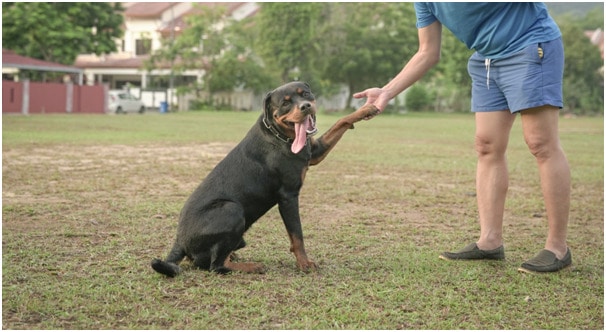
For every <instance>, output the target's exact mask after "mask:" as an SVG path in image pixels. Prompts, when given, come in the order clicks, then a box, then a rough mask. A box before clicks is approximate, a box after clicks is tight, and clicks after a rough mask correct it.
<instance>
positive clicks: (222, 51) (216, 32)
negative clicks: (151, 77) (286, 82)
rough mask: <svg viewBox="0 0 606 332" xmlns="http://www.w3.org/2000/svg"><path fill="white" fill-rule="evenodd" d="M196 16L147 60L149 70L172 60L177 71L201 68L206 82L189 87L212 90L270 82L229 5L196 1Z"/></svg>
mask: <svg viewBox="0 0 606 332" xmlns="http://www.w3.org/2000/svg"><path fill="white" fill-rule="evenodd" d="M194 6H195V12H196V14H195V15H190V16H187V17H186V23H187V27H188V28H187V29H185V31H183V33H182V34H180V35H178V36H169V37H168V38H166V39H165V40H164V42H163V43H162V48H161V49H160V50H158V51H157V52H155V53H154V54H153V55H152V56H151V57H150V59H149V60H148V61H147V63H146V67H147V69H148V70H150V71H151V70H153V69H154V68H157V67H161V66H162V65H163V64H166V63H170V64H171V68H172V69H173V71H174V72H175V73H182V72H184V71H186V70H202V71H203V72H204V77H205V79H204V83H203V84H201V85H199V84H198V83H195V84H190V88H189V89H181V90H180V91H181V92H187V91H191V90H194V91H196V92H197V95H199V93H198V92H199V91H202V90H203V91H207V92H208V93H209V96H211V97H209V98H208V99H209V100H208V101H206V102H204V103H210V104H212V93H214V92H218V91H229V90H233V89H235V88H248V89H252V90H253V91H255V92H257V91H262V90H265V89H266V88H268V87H269V86H270V85H271V84H270V83H269V81H270V79H269V78H268V74H267V71H265V70H263V69H262V67H261V65H260V63H259V61H258V60H257V59H256V58H255V56H254V54H251V52H250V50H249V46H250V45H249V44H247V42H248V40H249V39H246V38H245V37H244V36H247V35H248V34H247V32H246V30H245V26H243V24H245V22H241V23H238V22H234V21H233V20H231V19H229V18H228V17H227V16H226V8H225V7H224V6H220V5H212V6H208V5H201V4H195V5H194Z"/></svg>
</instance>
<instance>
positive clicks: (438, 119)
mask: <svg viewBox="0 0 606 332" xmlns="http://www.w3.org/2000/svg"><path fill="white" fill-rule="evenodd" d="M257 116H258V113H227V112H192V113H177V114H163V115H160V114H146V115H143V116H139V115H127V116H107V115H77V116H76V115H72V116H69V115H45V116H28V117H23V116H3V118H2V139H3V141H2V149H3V151H2V263H3V264H2V328H3V329H596V330H603V329H604V123H603V118H576V119H561V122H560V127H561V139H562V144H563V146H564V148H565V150H566V153H567V156H568V158H569V160H570V164H571V168H572V179H573V187H572V206H571V219H570V226H569V245H570V247H571V249H572V254H573V264H574V266H573V268H571V269H568V270H564V271H562V272H560V273H556V274H549V275H527V274H520V273H519V272H517V267H518V266H519V265H520V264H521V263H522V262H523V261H524V260H526V259H528V258H530V257H532V256H533V255H534V254H535V253H536V252H538V251H539V250H540V249H542V247H543V243H544V239H545V236H546V216H545V210H544V207H543V203H542V198H541V195H540V189H539V188H540V187H539V181H538V172H537V168H536V165H535V162H534V158H533V157H532V156H531V155H530V154H529V153H528V150H527V148H526V146H525V144H524V141H523V138H522V134H521V125H520V119H517V121H516V124H515V126H514V128H513V133H512V138H511V141H510V147H509V153H508V160H509V169H510V173H511V176H510V190H509V193H508V201H507V206H506V215H505V246H506V256H507V259H506V260H505V261H501V262H458V263H455V262H444V261H442V260H439V259H438V255H439V253H440V252H441V251H444V250H455V249H459V248H460V247H461V246H463V245H465V244H467V243H468V242H471V241H474V240H476V236H477V234H478V230H479V227H478V223H477V212H476V203H475V180H474V177H475V152H474V150H473V130H474V128H473V126H474V121H473V117H472V115H470V114H452V115H444V114H441V115H437V114H407V115H387V114H385V115H381V116H378V117H376V118H375V119H373V120H371V121H364V122H361V123H359V124H357V125H356V129H355V130H353V131H349V132H348V133H347V134H346V135H345V137H344V138H343V140H342V141H341V142H340V144H339V145H338V146H337V147H336V148H335V149H334V151H333V152H332V154H331V155H330V156H328V158H327V159H326V160H325V161H324V162H323V163H322V164H320V165H318V166H315V167H312V168H311V169H310V171H309V172H308V173H307V178H306V183H305V186H304V187H303V190H302V192H301V198H300V201H301V214H302V219H303V229H304V234H305V239H306V247H307V251H308V255H309V256H310V258H311V259H313V260H315V261H316V263H317V264H318V265H319V267H320V269H319V271H318V272H315V273H309V274H305V273H301V272H298V271H297V270H296V267H295V259H294V256H293V255H292V254H291V253H290V252H289V251H288V248H289V241H288V238H287V235H286V231H285V230H284V226H283V225H282V222H281V220H280V217H279V214H278V212H277V209H272V210H271V211H270V212H269V213H268V214H266V215H265V216H264V217H263V218H261V219H260V220H259V222H258V223H257V224H255V225H254V226H253V227H252V228H251V230H250V231H249V232H248V233H247V236H246V241H247V242H248V244H249V245H248V247H246V248H245V249H243V250H241V251H240V252H239V256H240V258H241V259H242V260H245V261H255V262H261V263H263V264H265V265H266V267H267V273H266V274H263V275H248V274H241V273H234V274H231V275H227V276H220V275H215V274H213V273H208V272H204V271H199V270H196V269H193V268H191V266H189V265H188V264H187V263H184V264H183V267H184V272H183V274H181V275H180V276H179V277H177V278H175V279H167V278H165V277H163V276H161V275H159V274H157V273H155V272H154V271H153V270H152V269H151V268H150V266H149V263H150V261H151V259H152V258H154V257H165V255H166V254H167V253H168V250H169V249H170V247H171V245H172V241H173V240H174V236H175V231H176V223H177V217H178V214H179V211H180V209H181V207H182V205H183V203H184V202H185V200H186V199H187V197H188V196H189V194H190V193H191V191H192V190H193V189H194V188H195V187H196V186H197V185H198V184H199V182H200V181H201V180H202V179H203V178H204V176H205V175H206V174H207V173H208V172H209V171H210V170H211V169H212V168H213V167H214V165H215V164H216V163H217V162H218V161H219V160H221V158H222V157H223V156H224V155H225V154H226V153H227V152H228V151H229V150H230V149H231V148H232V147H233V146H234V145H235V144H236V143H237V142H238V141H239V140H240V139H241V138H242V137H243V136H244V135H245V132H246V131H247V130H248V128H249V127H250V126H251V125H252V123H253V122H254V121H255V120H256V118H257ZM336 119H337V115H334V114H333V115H325V114H320V115H319V116H318V122H319V126H320V131H321V132H323V131H324V130H325V129H327V128H328V127H329V126H330V125H331V124H332V123H334V122H335V121H336Z"/></svg>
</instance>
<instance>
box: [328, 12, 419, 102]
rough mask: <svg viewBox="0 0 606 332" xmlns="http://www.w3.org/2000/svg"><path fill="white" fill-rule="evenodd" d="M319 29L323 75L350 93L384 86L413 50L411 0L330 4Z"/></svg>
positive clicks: (415, 31)
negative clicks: (342, 84)
mask: <svg viewBox="0 0 606 332" xmlns="http://www.w3.org/2000/svg"><path fill="white" fill-rule="evenodd" d="M330 9H331V10H330V12H329V19H328V22H327V24H326V25H325V26H324V28H323V30H322V40H323V41H324V42H323V44H322V46H323V47H322V55H321V56H322V57H323V58H324V59H326V60H325V61H324V62H323V63H322V65H323V71H322V72H323V73H324V77H325V78H326V79H327V80H330V81H331V82H334V83H345V84H347V85H348V87H349V91H350V97H349V100H348V101H347V105H351V93H354V92H356V91H361V90H363V89H365V88H367V87H369V86H382V85H384V84H385V83H386V82H387V81H389V80H390V79H391V78H393V77H394V76H395V75H396V74H397V73H398V72H400V70H401V69H402V67H403V66H404V64H405V63H406V61H408V60H409V59H410V58H411V57H412V55H413V54H414V53H415V52H416V50H417V45H418V41H417V29H416V27H415V24H414V22H415V21H416V18H415V14H414V8H413V6H412V4H410V3H372V2H369V3H331V7H330Z"/></svg>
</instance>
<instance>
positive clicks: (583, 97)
mask: <svg viewBox="0 0 606 332" xmlns="http://www.w3.org/2000/svg"><path fill="white" fill-rule="evenodd" d="M559 21H560V22H559V23H560V24H559V25H560V30H561V31H562V40H563V42H564V54H565V64H564V105H565V108H566V109H568V110H569V111H571V112H573V113H575V114H591V113H602V112H603V110H604V73H603V68H604V67H603V66H604V62H603V60H602V59H601V57H600V53H599V50H598V48H597V47H596V46H595V45H592V44H591V42H590V40H589V38H585V37H581V38H580V37H579V36H584V30H583V28H582V26H583V25H584V24H583V23H582V22H581V21H578V20H574V21H571V20H570V17H561V18H559ZM602 22H603V14H602ZM594 29H595V28H594ZM600 68H601V69H602V72H600V71H599V69H600ZM602 114H603V113H602Z"/></svg>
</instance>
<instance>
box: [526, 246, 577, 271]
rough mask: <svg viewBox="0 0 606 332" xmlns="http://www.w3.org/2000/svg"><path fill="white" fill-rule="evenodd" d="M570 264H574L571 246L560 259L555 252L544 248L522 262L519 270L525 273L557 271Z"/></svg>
mask: <svg viewBox="0 0 606 332" xmlns="http://www.w3.org/2000/svg"><path fill="white" fill-rule="evenodd" d="M570 265H572V255H571V253H570V249H569V248H568V249H567V250H566V255H564V258H562V259H558V258H557V257H556V255H555V254H554V253H553V252H551V251H549V250H547V249H543V250H541V251H540V252H539V253H538V254H537V255H536V256H534V257H533V258H531V259H529V260H527V261H526V262H524V263H522V266H521V267H520V268H518V271H520V272H525V273H535V272H557V271H560V270H562V269H565V268H567V267H569V266H570Z"/></svg>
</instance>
